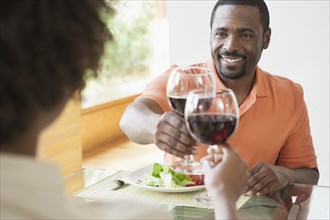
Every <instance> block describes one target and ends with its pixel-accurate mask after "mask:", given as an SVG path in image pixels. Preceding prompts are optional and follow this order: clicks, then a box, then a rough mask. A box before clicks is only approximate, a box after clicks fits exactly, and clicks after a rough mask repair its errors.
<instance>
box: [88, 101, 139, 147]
mask: <svg viewBox="0 0 330 220" xmlns="http://www.w3.org/2000/svg"><path fill="white" fill-rule="evenodd" d="M137 96H138V95H134V96H130V97H127V98H124V99H120V100H116V101H112V102H109V103H106V104H103V105H98V106H94V107H91V108H87V109H83V110H81V138H82V151H83V153H86V152H88V151H91V150H94V149H95V148H97V147H102V146H104V145H106V144H109V143H111V142H114V141H116V140H118V139H124V138H126V136H125V134H124V133H123V132H122V131H121V130H120V128H119V121H120V118H121V116H122V114H123V113H124V111H125V109H126V107H127V105H129V104H130V103H131V102H133V100H134V99H135V98H136V97H137Z"/></svg>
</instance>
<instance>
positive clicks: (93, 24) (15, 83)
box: [0, 0, 112, 144]
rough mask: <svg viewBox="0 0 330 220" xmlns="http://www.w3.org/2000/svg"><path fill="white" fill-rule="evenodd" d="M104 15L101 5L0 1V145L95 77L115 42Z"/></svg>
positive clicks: (91, 0)
mask: <svg viewBox="0 0 330 220" xmlns="http://www.w3.org/2000/svg"><path fill="white" fill-rule="evenodd" d="M102 11H104V12H105V13H110V14H111V13H112V9H111V7H110V6H108V5H106V4H105V3H104V2H103V1H101V0H5V1H3V0H1V1H0V28H1V30H0V31H1V32H0V51H1V53H0V74H1V75H0V76H1V78H0V97H1V98H0V143H1V144H3V143H6V142H10V141H11V140H14V139H15V138H17V137H18V136H19V135H20V134H21V133H22V132H24V131H26V129H28V127H29V125H30V124H31V123H33V120H34V118H35V116H36V114H37V113H38V111H40V110H48V109H52V108H54V107H56V106H57V105H59V104H60V103H61V102H63V101H64V100H65V99H66V98H68V95H71V94H72V93H73V92H74V91H76V90H77V89H81V88H83V87H84V84H85V83H84V79H85V78H86V77H87V74H90V75H92V76H96V75H97V69H98V65H99V60H100V57H101V55H102V54H103V49H104V44H105V41H107V40H110V39H112V35H111V33H110V32H109V31H108V29H107V27H106V24H105V23H104V22H103V20H102V19H101V15H100V13H101V12H102Z"/></svg>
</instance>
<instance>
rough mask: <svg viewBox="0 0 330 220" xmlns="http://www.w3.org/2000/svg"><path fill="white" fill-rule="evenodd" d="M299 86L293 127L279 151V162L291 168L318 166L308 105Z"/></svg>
mask: <svg viewBox="0 0 330 220" xmlns="http://www.w3.org/2000/svg"><path fill="white" fill-rule="evenodd" d="M297 86H298V90H296V91H297V94H296V99H295V100H296V103H295V106H294V107H295V112H296V113H295V115H296V117H295V118H293V120H292V129H291V132H290V133H289V135H288V138H287V139H286V141H285V143H284V146H283V148H282V149H281V151H280V153H279V157H278V160H277V164H278V165H280V166H285V167H288V168H291V169H294V168H316V167H317V161H316V154H315V150H314V145H313V141H312V137H311V132H310V126H309V118H308V112H307V107H306V104H305V101H304V98H303V89H302V88H301V86H299V85H297Z"/></svg>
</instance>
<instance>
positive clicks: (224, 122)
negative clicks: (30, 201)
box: [188, 114, 237, 145]
mask: <svg viewBox="0 0 330 220" xmlns="http://www.w3.org/2000/svg"><path fill="white" fill-rule="evenodd" d="M236 122H237V118H236V117H235V116H233V115H223V114H194V115H190V116H188V123H189V128H190V131H191V132H192V134H193V136H195V138H196V139H198V140H199V141H200V142H202V143H203V144H208V145H215V144H222V143H224V142H226V140H227V138H229V137H230V135H232V133H233V132H234V130H235V126H236Z"/></svg>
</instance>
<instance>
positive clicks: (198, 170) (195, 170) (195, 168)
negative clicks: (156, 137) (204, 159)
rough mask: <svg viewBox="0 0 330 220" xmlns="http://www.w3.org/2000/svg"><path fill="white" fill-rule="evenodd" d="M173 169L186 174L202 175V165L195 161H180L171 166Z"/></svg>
mask: <svg viewBox="0 0 330 220" xmlns="http://www.w3.org/2000/svg"><path fill="white" fill-rule="evenodd" d="M171 167H172V169H173V170H174V171H175V172H178V173H184V174H202V173H203V172H202V165H201V163H199V162H196V161H194V160H180V161H177V162H174V163H173V164H172V165H171Z"/></svg>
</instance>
